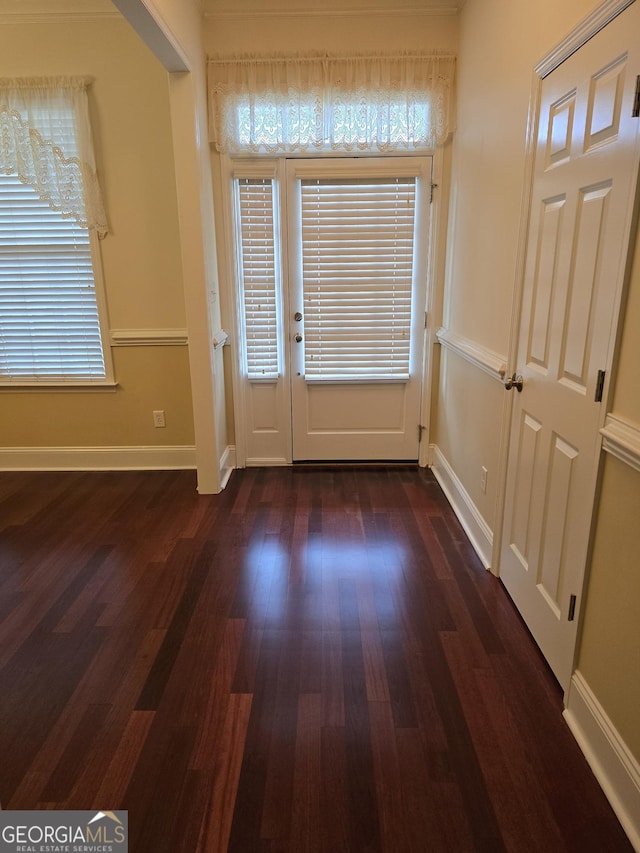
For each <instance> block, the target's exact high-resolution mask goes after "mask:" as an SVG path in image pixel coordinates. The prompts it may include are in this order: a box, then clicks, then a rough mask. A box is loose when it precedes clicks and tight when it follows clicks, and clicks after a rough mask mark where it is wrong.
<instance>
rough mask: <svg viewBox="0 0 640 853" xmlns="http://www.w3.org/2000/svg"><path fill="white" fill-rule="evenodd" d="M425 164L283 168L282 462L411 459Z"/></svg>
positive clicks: (310, 163)
mask: <svg viewBox="0 0 640 853" xmlns="http://www.w3.org/2000/svg"><path fill="white" fill-rule="evenodd" d="M430 185H431V158H429V157H421V158H394V157H391V158H389V157H385V158H384V159H382V158H375V159H361V160H357V159H356V160H354V159H350V160H342V159H322V160H290V161H288V162H287V207H288V225H287V227H288V255H289V264H288V281H289V298H288V303H289V304H288V327H287V335H288V341H287V343H288V347H289V349H288V353H289V362H290V376H291V410H292V434H293V460H294V461H302V460H363V459H417V458H418V446H419V423H420V404H421V388H422V364H423V352H424V316H425V314H424V312H425V300H426V278H427V269H426V267H427V233H428V214H429V192H430Z"/></svg>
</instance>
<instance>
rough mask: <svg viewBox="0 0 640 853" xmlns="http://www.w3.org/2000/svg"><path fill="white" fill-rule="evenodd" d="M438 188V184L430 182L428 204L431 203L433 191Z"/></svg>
mask: <svg viewBox="0 0 640 853" xmlns="http://www.w3.org/2000/svg"><path fill="white" fill-rule="evenodd" d="M437 189H438V184H431V191H430V193H429V204H433V191H434V190H437Z"/></svg>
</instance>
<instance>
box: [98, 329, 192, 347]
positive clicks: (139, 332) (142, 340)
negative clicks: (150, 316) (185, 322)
mask: <svg viewBox="0 0 640 853" xmlns="http://www.w3.org/2000/svg"><path fill="white" fill-rule="evenodd" d="M188 343H189V338H188V335H187V330H186V329H112V330H111V346H112V347H158V346H161V347H179V346H186V344H188Z"/></svg>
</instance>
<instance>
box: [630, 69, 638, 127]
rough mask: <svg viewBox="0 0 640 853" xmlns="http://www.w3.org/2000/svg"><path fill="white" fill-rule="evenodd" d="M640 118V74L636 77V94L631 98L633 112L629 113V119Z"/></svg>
mask: <svg viewBox="0 0 640 853" xmlns="http://www.w3.org/2000/svg"><path fill="white" fill-rule="evenodd" d="M639 117H640V74H638V76H637V77H636V93H635V95H634V98H633V110H632V112H631V118H639Z"/></svg>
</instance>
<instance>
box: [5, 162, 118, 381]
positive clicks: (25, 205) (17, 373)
mask: <svg viewBox="0 0 640 853" xmlns="http://www.w3.org/2000/svg"><path fill="white" fill-rule="evenodd" d="M105 378H106V372H105V359H104V353H103V347H102V340H101V335H100V321H99V316H98V307H97V302H96V288H95V281H94V271H93V263H92V254H91V246H90V239H89V232H88V230H87V229H85V228H81V227H80V226H79V225H78V224H77V223H76V221H75V220H74V219H68V218H63V216H62V215H61V214H60V213H59V212H58V211H56V210H53V209H51V207H50V206H49V205H48V203H47V202H46V201H42V200H41V199H40V198H39V196H38V195H37V194H36V192H35V191H34V190H33V189H32V188H31V187H30V186H27V185H24V184H22V183H21V182H20V180H19V179H18V177H17V176H16V175H0V383H3V384H7V383H23V384H24V383H27V384H28V383H29V382H34V383H47V382H49V383H51V384H55V383H58V382H60V383H65V382H69V383H74V382H76V383H82V384H84V383H85V382H94V381H95V382H100V381H104V380H105Z"/></svg>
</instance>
